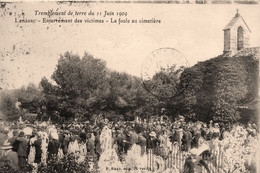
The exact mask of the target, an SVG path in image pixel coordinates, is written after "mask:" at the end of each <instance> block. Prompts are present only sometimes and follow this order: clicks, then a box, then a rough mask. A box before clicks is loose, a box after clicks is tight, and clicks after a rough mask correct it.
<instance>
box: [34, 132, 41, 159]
mask: <svg viewBox="0 0 260 173" xmlns="http://www.w3.org/2000/svg"><path fill="white" fill-rule="evenodd" d="M37 138H38V139H37V140H36V141H34V144H33V145H34V146H35V159H34V163H37V164H39V163H41V157H42V148H41V146H42V139H41V135H40V133H38V134H37Z"/></svg>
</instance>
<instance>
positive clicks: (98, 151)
mask: <svg viewBox="0 0 260 173" xmlns="http://www.w3.org/2000/svg"><path fill="white" fill-rule="evenodd" d="M94 135H95V141H94V144H95V153H96V156H97V159H98V160H99V157H100V155H101V153H102V149H101V144H100V132H99V131H98V132H94Z"/></svg>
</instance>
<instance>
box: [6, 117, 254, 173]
mask: <svg viewBox="0 0 260 173" xmlns="http://www.w3.org/2000/svg"><path fill="white" fill-rule="evenodd" d="M105 125H106V126H107V127H109V128H110V129H111V130H112V138H113V145H114V146H115V148H116V151H117V154H118V156H119V158H120V160H123V159H124V155H126V154H127V151H128V150H129V149H131V147H132V146H133V145H134V144H136V145H139V146H140V147H141V155H143V154H144V153H146V152H147V151H148V150H152V151H153V152H154V154H157V155H160V156H162V157H166V156H167V149H169V148H171V147H172V146H175V145H176V146H179V149H180V150H182V151H186V152H189V151H190V150H191V149H192V148H198V147H200V146H201V144H202V143H203V142H204V141H206V140H207V141H208V140H212V139H219V140H222V139H223V138H225V133H226V132H228V131H229V129H230V127H229V126H228V125H225V124H223V123H217V122H215V123H213V122H212V121H210V122H209V123H204V122H199V121H197V122H185V120H184V118H183V117H182V116H179V117H178V118H177V119H176V120H175V122H173V123H171V122H170V121H160V120H156V121H153V122H149V121H146V120H145V119H144V120H142V121H132V122H130V121H118V122H109V121H107V120H106V121H104V122H99V123H90V122H87V123H67V124H65V123H64V124H53V125H52V126H53V127H54V128H55V129H56V131H55V130H54V131H52V132H50V131H49V132H48V126H44V127H42V126H40V125H39V124H36V125H33V126H32V132H31V133H30V135H28V134H27V133H25V132H24V131H23V130H22V128H21V127H20V126H19V125H13V127H12V128H13V129H12V130H13V131H12V137H9V138H8V139H7V140H6V141H5V143H4V144H3V145H2V147H1V149H2V150H3V152H4V154H5V155H6V157H8V159H9V160H11V166H12V168H13V169H14V170H18V169H19V170H23V169H26V166H27V164H28V162H31V160H33V162H34V163H36V164H39V163H41V162H42V153H43V152H47V153H48V154H47V161H48V160H50V159H51V158H52V157H53V156H55V155H58V153H59V152H60V151H62V153H63V154H67V153H68V150H69V144H70V143H71V142H74V141H77V142H78V143H82V144H84V145H86V149H87V153H88V154H89V155H91V156H93V157H94V158H95V159H97V160H98V159H99V157H100V155H101V154H102V149H101V143H100V134H101V131H102V128H103V127H104V126H105ZM244 128H246V129H247V131H248V134H249V135H252V136H255V135H256V134H257V132H258V128H257V126H256V125H255V124H248V126H247V127H244ZM6 133H8V131H7V132H6ZM46 136H47V137H46ZM43 140H44V141H43ZM43 143H46V144H47V151H44V148H43ZM32 148H33V150H32ZM32 155H33V156H32ZM31 157H33V159H31Z"/></svg>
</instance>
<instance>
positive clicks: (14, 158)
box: [1, 141, 19, 171]
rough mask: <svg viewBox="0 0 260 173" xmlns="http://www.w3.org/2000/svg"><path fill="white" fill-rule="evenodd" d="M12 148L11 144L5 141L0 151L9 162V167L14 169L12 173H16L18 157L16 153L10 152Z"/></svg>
mask: <svg viewBox="0 0 260 173" xmlns="http://www.w3.org/2000/svg"><path fill="white" fill-rule="evenodd" d="M12 148H13V147H12V146H11V144H10V143H9V142H8V141H6V142H5V143H4V144H3V146H2V147H1V150H2V152H3V154H4V155H5V156H6V157H7V159H8V160H9V161H10V165H9V166H10V167H11V168H13V169H14V171H18V169H19V166H18V155H17V153H16V152H14V151H12V150H11V149H12Z"/></svg>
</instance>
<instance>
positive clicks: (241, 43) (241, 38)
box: [237, 26, 244, 50]
mask: <svg viewBox="0 0 260 173" xmlns="http://www.w3.org/2000/svg"><path fill="white" fill-rule="evenodd" d="M243 48H244V30H243V28H242V27H241V26H240V27H238V29H237V50H241V49H243Z"/></svg>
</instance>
